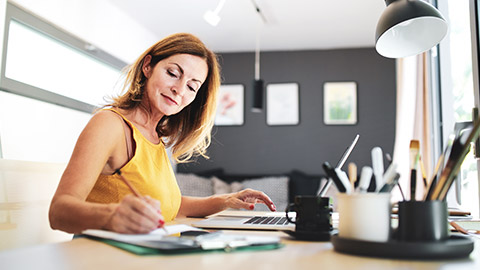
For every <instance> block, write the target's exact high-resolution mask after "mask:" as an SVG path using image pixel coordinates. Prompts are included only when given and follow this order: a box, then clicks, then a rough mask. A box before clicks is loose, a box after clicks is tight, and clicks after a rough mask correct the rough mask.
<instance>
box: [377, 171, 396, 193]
mask: <svg viewBox="0 0 480 270" xmlns="http://www.w3.org/2000/svg"><path fill="white" fill-rule="evenodd" d="M398 179H400V174H399V173H395V175H394V177H393V179H391V181H389V182H386V183H385V185H383V187H382V188H381V189H380V191H379V193H388V192H391V191H392V189H393V188H394V187H395V185H397V183H398Z"/></svg>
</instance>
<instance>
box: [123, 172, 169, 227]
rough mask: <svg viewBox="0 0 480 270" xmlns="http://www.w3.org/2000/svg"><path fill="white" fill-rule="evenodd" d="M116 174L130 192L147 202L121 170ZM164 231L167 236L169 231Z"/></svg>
mask: <svg viewBox="0 0 480 270" xmlns="http://www.w3.org/2000/svg"><path fill="white" fill-rule="evenodd" d="M115 173H116V174H118V175H119V176H120V179H121V180H122V181H123V182H124V183H125V185H127V187H128V188H129V189H130V191H132V193H133V194H134V195H135V197H137V198H140V199H142V200H145V199H144V198H143V196H142V195H141V194H140V193H139V192H138V191H137V190H136V189H135V187H134V186H133V185H132V184H130V182H129V181H128V180H127V178H125V176H123V175H122V172H121V171H120V169H117V170H116V171H115ZM162 229H163V231H165V233H166V234H168V231H167V229H166V228H165V226H162Z"/></svg>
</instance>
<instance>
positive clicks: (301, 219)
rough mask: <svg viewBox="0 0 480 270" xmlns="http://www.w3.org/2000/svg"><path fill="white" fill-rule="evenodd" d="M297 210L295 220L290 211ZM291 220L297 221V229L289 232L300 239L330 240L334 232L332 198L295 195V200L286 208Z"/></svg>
mask: <svg viewBox="0 0 480 270" xmlns="http://www.w3.org/2000/svg"><path fill="white" fill-rule="evenodd" d="M290 211H295V212H296V214H297V215H296V218H295V221H293V220H292V219H291V218H290V217H289V216H288V212H290ZM285 214H286V217H287V219H288V221H289V222H291V223H295V231H291V232H290V231H287V233H288V234H290V235H291V236H293V237H294V238H296V239H298V240H310V241H328V240H330V235H331V232H332V208H331V207H330V198H328V197H319V196H311V195H308V196H307V195H301V196H295V202H294V203H291V204H289V205H288V207H287V209H286V210H285Z"/></svg>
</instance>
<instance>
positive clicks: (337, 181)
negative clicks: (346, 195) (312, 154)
mask: <svg viewBox="0 0 480 270" xmlns="http://www.w3.org/2000/svg"><path fill="white" fill-rule="evenodd" d="M323 170H324V171H325V173H326V174H327V176H328V177H329V178H330V179H331V181H333V183H334V184H335V186H336V187H337V189H338V191H339V192H346V191H347V189H346V188H345V186H344V185H343V183H342V180H340V178H339V177H338V175H337V173H336V172H335V169H333V168H332V166H331V165H330V163H328V161H325V162H324V163H323ZM347 181H348V180H347Z"/></svg>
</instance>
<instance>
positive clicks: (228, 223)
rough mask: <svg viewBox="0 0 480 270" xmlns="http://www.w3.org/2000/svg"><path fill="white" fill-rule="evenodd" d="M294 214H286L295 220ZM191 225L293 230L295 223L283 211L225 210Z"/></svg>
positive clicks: (209, 227) (236, 228) (227, 228)
mask: <svg viewBox="0 0 480 270" xmlns="http://www.w3.org/2000/svg"><path fill="white" fill-rule="evenodd" d="M295 215H296V213H295V212H289V214H288V216H289V217H290V219H292V220H295ZM192 226H194V227H198V228H202V229H224V230H257V231H258V230H261V231H262V230H265V231H294V230H295V224H294V223H290V222H289V221H288V220H287V218H286V216H285V212H269V213H266V212H257V213H255V211H225V212H220V213H219V214H215V215H213V216H210V217H208V218H206V219H202V220H200V221H197V222H194V223H192Z"/></svg>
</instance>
